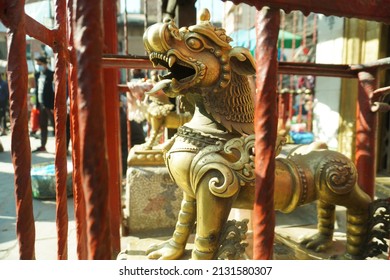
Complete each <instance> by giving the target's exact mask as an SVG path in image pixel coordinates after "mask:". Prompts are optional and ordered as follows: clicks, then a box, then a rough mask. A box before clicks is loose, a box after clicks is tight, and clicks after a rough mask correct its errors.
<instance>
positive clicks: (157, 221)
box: [123, 166, 183, 235]
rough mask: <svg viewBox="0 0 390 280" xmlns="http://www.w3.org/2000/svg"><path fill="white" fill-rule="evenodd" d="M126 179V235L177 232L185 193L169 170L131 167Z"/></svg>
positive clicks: (162, 167)
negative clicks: (173, 179) (177, 222)
mask: <svg viewBox="0 0 390 280" xmlns="http://www.w3.org/2000/svg"><path fill="white" fill-rule="evenodd" d="M126 176H127V178H126V191H125V209H124V215H123V216H124V228H125V234H124V235H126V234H128V233H131V234H134V233H141V232H151V231H155V230H162V229H168V228H170V229H172V232H173V230H174V227H175V225H176V220H177V215H178V213H179V211H180V204H181V201H182V198H183V192H182V190H181V189H180V188H179V187H177V185H176V184H175V183H173V181H172V179H171V177H170V176H169V174H168V170H167V169H166V167H165V166H131V167H129V168H128V169H127V175H126ZM126 231H127V232H126Z"/></svg>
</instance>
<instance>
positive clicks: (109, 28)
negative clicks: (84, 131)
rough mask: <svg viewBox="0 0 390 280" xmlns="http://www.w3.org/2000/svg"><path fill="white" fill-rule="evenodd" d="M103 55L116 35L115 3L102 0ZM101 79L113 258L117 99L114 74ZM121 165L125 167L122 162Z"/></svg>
mask: <svg viewBox="0 0 390 280" xmlns="http://www.w3.org/2000/svg"><path fill="white" fill-rule="evenodd" d="M103 17H104V46H105V48H104V50H103V52H104V53H117V52H118V50H117V40H118V39H117V38H118V35H117V32H116V2H115V1H111V0H104V2H103ZM103 75H104V93H105V115H106V128H107V133H106V137H107V148H108V161H109V162H110V165H109V186H110V188H109V197H110V202H109V203H110V223H111V242H112V253H113V257H114V258H116V256H117V255H118V253H119V252H120V246H121V244H120V224H121V221H122V219H121V216H122V214H121V213H122V210H121V178H122V168H121V158H122V157H121V156H120V153H121V149H120V147H121V138H120V129H119V96H118V94H116V93H117V92H118V89H117V85H118V70H117V69H116V68H108V69H107V68H106V69H104V70H103ZM123 164H126V162H124V163H123Z"/></svg>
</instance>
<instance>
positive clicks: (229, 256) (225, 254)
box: [216, 219, 249, 260]
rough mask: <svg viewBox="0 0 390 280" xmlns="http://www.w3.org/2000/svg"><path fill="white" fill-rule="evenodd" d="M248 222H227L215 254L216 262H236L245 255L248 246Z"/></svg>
mask: <svg viewBox="0 0 390 280" xmlns="http://www.w3.org/2000/svg"><path fill="white" fill-rule="evenodd" d="M248 222H249V220H247V219H245V220H242V221H236V220H231V221H227V222H226V224H225V227H224V228H223V230H222V233H221V238H220V240H221V243H220V244H221V245H220V247H219V249H218V251H217V253H216V259H218V260H238V259H241V258H242V255H243V254H244V253H245V248H246V247H247V246H248V242H246V233H247V231H248Z"/></svg>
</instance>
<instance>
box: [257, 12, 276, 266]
mask: <svg viewBox="0 0 390 280" xmlns="http://www.w3.org/2000/svg"><path fill="white" fill-rule="evenodd" d="M279 24H280V11H279V10H278V9H272V8H264V9H263V10H262V11H258V12H257V14H256V37H257V43H256V62H257V66H256V67H257V69H256V88H257V89H258V94H257V95H256V99H255V102H256V103H255V132H256V140H255V149H256V156H255V164H256V166H255V172H256V186H255V203H254V208H253V211H254V215H253V216H254V218H253V228H254V233H253V237H254V240H253V258H254V259H265V260H266V259H272V257H273V243H274V228H275V213H274V179H275V143H276V134H277V109H276V106H277V100H276V99H277V54H278V49H277V43H278V33H279Z"/></svg>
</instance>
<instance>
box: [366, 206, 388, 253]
mask: <svg viewBox="0 0 390 280" xmlns="http://www.w3.org/2000/svg"><path fill="white" fill-rule="evenodd" d="M369 212H370V218H369V221H368V224H369V225H368V232H369V234H368V237H367V240H368V241H367V243H366V244H367V245H366V248H365V253H364V258H372V257H375V256H378V255H380V254H387V252H388V248H389V245H388V242H389V237H390V202H389V200H388V199H378V200H375V201H373V202H372V203H371V205H370V209H369Z"/></svg>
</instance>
